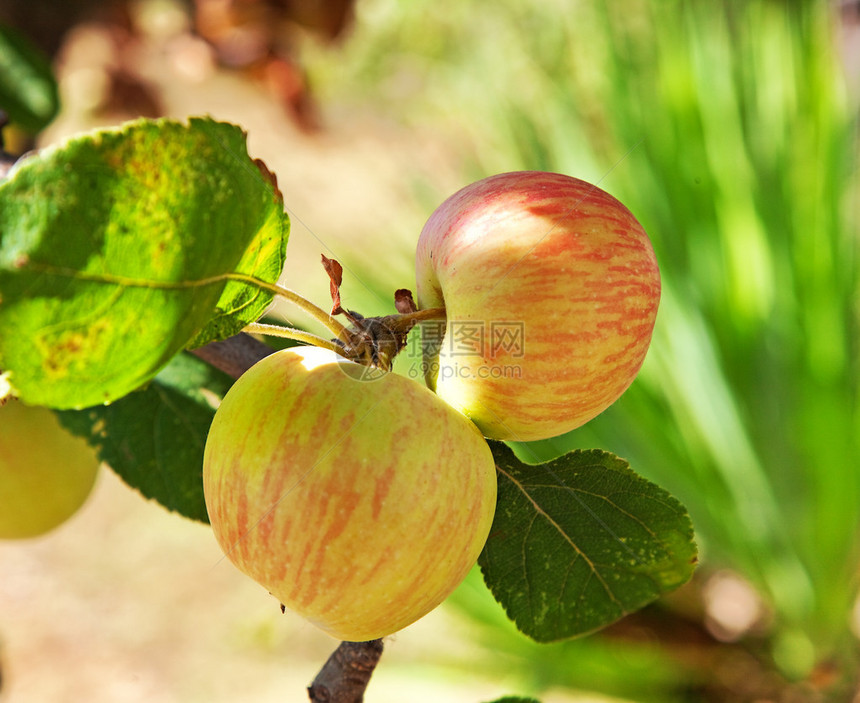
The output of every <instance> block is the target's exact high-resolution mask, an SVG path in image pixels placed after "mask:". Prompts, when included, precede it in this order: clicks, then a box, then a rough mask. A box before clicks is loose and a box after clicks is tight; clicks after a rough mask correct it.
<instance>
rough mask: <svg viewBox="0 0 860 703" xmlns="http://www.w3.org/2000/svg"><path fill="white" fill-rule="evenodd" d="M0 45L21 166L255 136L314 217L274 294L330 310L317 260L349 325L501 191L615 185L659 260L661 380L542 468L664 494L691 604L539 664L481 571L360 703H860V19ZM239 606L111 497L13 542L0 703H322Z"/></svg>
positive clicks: (545, 18) (89, 30)
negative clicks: (691, 562)
mask: <svg viewBox="0 0 860 703" xmlns="http://www.w3.org/2000/svg"><path fill="white" fill-rule="evenodd" d="M0 25H2V26H4V27H5V28H6V29H5V30H4V31H5V34H4V37H5V38H4V42H5V43H4V44H3V45H2V46H0V81H2V83H0V96H4V95H5V96H6V97H5V99H6V100H7V101H8V100H9V97H8V94H9V88H8V86H9V85H10V84H12V83H13V82H14V81H13V80H12V78H11V76H13V73H14V72H13V71H12V70H11V69H10V68H9V67H10V66H13V65H14V62H13V61H12V60H11V59H10V58H9V57H15V56H19V55H21V54H24V53H26V54H28V55H30V54H31V53H33V52H35V54H36V55H39V56H43V57H44V65H43V66H42V68H41V69H37V68H32V67H33V66H36V65H37V64H38V62H34V61H30V62H29V63H28V64H27V65H29V66H30V67H31V69H30V72H29V73H26V72H25V76H24V79H23V81H22V79H21V75H22V74H20V73H18V74H15V75H16V76H17V78H16V80H17V83H15V85H16V86H17V88H16V90H17V92H14V91H13V93H14V100H15V102H16V104H17V103H20V105H19V106H18V107H19V110H18V113H17V115H15V114H12V113H11V111H10V116H11V117H12V118H13V120H12V121H13V124H12V126H11V127H10V128H8V129H7V130H5V132H4V134H5V137H6V149H7V150H8V151H10V152H13V153H20V152H22V151H24V150H26V149H28V148H31V147H33V146H41V145H47V144H50V143H53V142H56V141H58V140H60V139H62V138H63V137H65V136H67V135H69V134H71V133H74V132H76V131H80V130H82V129H88V128H91V127H94V126H100V125H109V124H116V123H119V122H122V121H124V120H127V119H131V118H134V117H138V116H141V115H146V116H160V115H165V116H171V117H176V118H185V117H187V116H188V115H198V114H210V115H212V116H214V117H216V118H219V119H223V120H227V121H232V122H235V123H237V124H240V125H241V126H242V127H243V128H244V129H245V130H246V131H247V132H248V135H249V148H250V151H251V153H252V155H253V156H255V157H258V158H262V159H263V160H264V161H265V162H266V163H267V164H268V166H269V168H270V169H271V170H272V171H273V172H275V173H276V174H277V177H278V182H279V185H280V188H281V190H282V191H283V193H284V196H285V201H286V204H287V208H288V211H289V213H290V215H291V218H292V223H293V227H292V234H291V238H290V244H289V247H288V261H287V267H286V270H285V273H284V283H285V284H286V285H288V286H289V287H291V288H294V289H296V290H298V291H300V292H302V293H303V294H304V295H305V296H306V297H309V298H311V299H312V300H314V301H316V302H317V303H319V304H321V305H323V306H325V305H326V304H327V301H328V279H327V277H326V276H325V273H324V271H323V269H322V267H321V266H319V264H318V262H319V255H320V253H324V254H326V255H327V256H329V257H334V258H336V259H338V260H339V261H340V262H341V263H342V264H343V265H344V268H345V276H344V285H343V287H342V289H341V291H342V296H343V299H344V303H345V305H346V306H348V307H350V308H352V309H357V310H359V311H361V312H362V313H364V314H365V315H375V314H388V313H391V312H393V311H394V308H393V291H394V290H395V289H396V288H400V287H406V288H412V287H413V286H414V277H413V253H414V246H415V242H416V240H417V237H418V233H419V232H420V229H421V227H422V225H423V223H424V221H425V220H426V218H427V217H428V216H429V214H430V213H431V212H432V210H433V209H434V208H435V207H436V205H438V204H439V203H441V201H442V200H443V199H444V198H445V197H446V196H447V195H449V194H450V193H452V192H453V191H454V190H456V189H458V188H460V187H461V186H463V185H465V184H467V183H469V182H471V181H474V180H477V179H478V178H481V177H483V176H486V175H489V174H491V173H496V172H500V171H508V170H516V169H523V168H528V169H541V170H552V171H560V172H564V173H568V174H570V175H574V176H577V177H580V178H584V179H586V180H589V181H592V182H594V183H596V184H598V185H600V187H602V188H603V189H605V190H607V191H609V192H610V193H612V194H613V195H615V196H616V197H618V198H619V199H621V200H622V201H623V202H624V203H625V204H626V205H627V206H628V207H629V208H630V209H631V210H632V211H633V213H634V214H635V215H636V216H637V217H638V219H639V220H640V221H641V222H642V224H643V225H644V227H645V229H646V230H647V231H648V232H649V234H650V235H651V237H652V240H653V242H654V246H655V249H656V252H657V257H658V260H659V262H660V266H661V270H662V273H663V281H664V289H663V300H662V303H661V309H660V314H659V316H658V321H657V327H656V331H655V337H654V341H653V343H652V347H651V351H650V352H649V356H648V359H647V360H646V363H645V366H644V367H643V370H642V373H641V374H640V376H639V378H638V379H637V381H636V382H635V383H634V384H633V386H632V387H631V388H630V390H629V391H628V392H627V393H626V394H625V395H624V396H623V397H622V399H621V400H620V401H619V402H617V403H616V404H615V405H614V406H613V407H612V408H610V409H609V410H608V411H607V412H605V413H604V414H603V415H601V416H600V417H599V418H597V419H596V420H594V421H593V422H591V423H589V424H588V425H586V426H585V427H583V428H581V429H580V430H577V431H575V432H573V433H571V434H570V435H567V436H564V437H560V438H556V439H554V440H550V441H546V442H541V443H537V444H535V445H532V446H531V447H529V450H528V451H529V452H535V451H537V452H539V453H540V455H541V456H542V457H544V458H550V457H553V456H557V455H559V454H561V453H564V452H566V451H568V450H570V449H571V448H575V447H592V446H597V447H602V448H605V449H608V450H610V451H613V452H616V453H617V454H619V455H621V456H623V457H625V458H627V459H628V460H629V461H630V462H631V465H632V466H633V468H634V469H635V470H636V471H638V472H639V473H641V474H643V475H645V476H646V477H648V478H650V479H652V480H654V481H655V482H657V483H658V484H660V485H661V486H663V487H664V488H666V489H668V490H669V491H671V492H672V493H673V494H674V495H676V496H677V497H678V498H679V499H680V500H681V501H682V502H683V503H684V504H685V505H686V506H687V507H688V509H689V511H690V513H691V515H692V518H693V521H694V524H695V527H696V532H697V539H698V542H699V546H700V549H701V566H700V568H699V570H698V572H697V574H696V576H695V578H694V579H693V581H692V582H691V583H690V584H689V585H687V586H685V587H684V588H682V589H681V590H679V591H678V592H676V593H674V594H672V595H671V596H669V597H667V598H664V599H663V600H661V601H660V602H658V603H656V604H655V605H653V606H651V607H649V608H646V609H645V610H644V611H642V612H640V613H637V614H634V615H632V616H629V617H628V618H626V619H624V620H623V621H621V622H620V623H618V624H616V625H614V626H612V627H610V628H608V629H607V630H605V631H603V632H602V633H599V634H597V635H594V636H591V637H588V638H584V639H581V640H576V641H572V642H566V643H559V644H554V645H537V644H534V643H532V642H530V641H529V640H527V639H526V638H525V637H523V636H522V635H519V634H518V633H517V632H516V631H515V629H514V628H513V626H512V625H510V624H509V623H508V622H507V620H506V619H505V617H504V614H503V613H502V612H501V610H500V609H499V608H498V607H497V606H496V605H495V604H494V602H493V601H492V598H491V597H490V596H489V595H488V594H487V592H486V591H485V589H484V588H483V586H482V585H481V581H480V575H479V574H472V575H471V576H470V577H469V579H468V580H467V581H466V583H465V584H464V585H463V586H462V587H461V588H460V589H459V590H458V591H457V592H456V593H455V594H454V596H453V597H452V598H451V599H449V601H448V602H447V603H446V604H445V605H444V606H443V607H442V608H440V609H439V610H437V611H436V612H434V613H432V614H431V615H429V616H428V617H426V618H425V619H424V620H422V621H421V622H419V623H417V624H416V625H414V626H413V627H411V628H408V629H407V630H406V631H404V632H403V633H400V634H398V635H397V636H395V637H393V638H391V641H390V642H389V643H388V647H387V652H386V654H385V655H384V656H383V659H382V663H381V664H380V667H379V668H378V670H377V671H376V673H375V674H374V678H373V679H372V681H371V684H370V688H369V690H368V696H367V700H368V701H369V702H371V701H372V702H375V703H383V702H387V701H392V702H393V701H403V700H409V701H424V700H427V701H430V700H434V701H435V700H445V701H451V702H454V703H459V702H460V701H463V702H464V703H465V702H467V701H471V702H474V703H478V702H479V701H489V700H492V699H493V698H494V697H498V696H501V695H503V694H506V693H509V694H513V693H516V694H520V695H526V694H527V695H533V696H535V697H537V698H539V699H540V700H542V701H544V703H562V702H571V701H642V702H645V701H654V702H666V703H674V702H677V703H681V702H687V701H690V702H693V701H706V702H708V701H729V702H731V701H757V702H760V703H764V702H773V703H777V702H779V703H782V702H785V703H794V702H795V701H797V702H801V703H805V702H807V701H810V702H815V701H839V702H842V701H845V702H850V701H855V702H857V701H860V694H858V635H860V606H858V604H857V582H858V565H860V562H858V551H860V550H858V547H860V519H858V518H860V515H859V513H860V446H858V445H860V416H858V412H857V390H858V373H860V309H858V304H860V287H858V236H860V232H858V215H860V198H858V195H860V190H858V188H860V182H858V171H857V156H858V141H857V107H858V98H860V5H858V3H856V2H841V3H838V2H825V1H823V0H818V1H813V0H794V1H792V2H787V1H786V0H723V1H721V2H718V1H716V0H707V1H706V0H690V1H688V2H680V1H673V0H630V1H629V2H626V3H623V4H621V3H608V2H601V1H598V2H586V1H585V0H542V2H535V1H532V0H497V2H495V3H492V4H490V3H479V2H475V1H474V0H461V1H460V2H456V3H455V2H438V0H436V1H431V0H410V1H409V2H406V0H400V1H398V0H341V1H338V2H335V1H332V2H319V1H317V2H314V1H313V0H293V1H288V0H282V1H276V0H244V1H242V0H196V2H191V0H188V1H187V2H181V1H180V0H124V1H122V2H119V1H110V2H85V1H81V0H79V1H77V2H66V3H56V2H52V1H51V0H28V1H27V2H23V1H22V0H0ZM9 28H12V30H14V31H10V30H9ZM9 36H13V37H14V38H13V39H12V40H10V39H9V38H8V37H9ZM22 46H24V47H26V51H25V50H23V49H21V47H22ZM4 55H5V56H6V57H7V59H8V60H6V61H5V62H4V59H3V57H4ZM2 73H5V76H4V75H2ZM51 76H53V77H55V79H56V86H54V84H53V82H52V79H51ZM3 90H6V91H7V92H6V93H5V94H4V93H3V92H2V91H3ZM2 107H6V106H5V105H3V106H2ZM7 110H8V108H7ZM274 314H276V315H280V316H283V317H285V318H288V319H290V320H291V321H293V322H295V323H296V324H301V325H305V324H307V323H308V321H307V320H302V319H300V318H296V319H293V318H292V311H291V310H288V309H286V308H284V309H281V308H277V309H276V310H275V311H274ZM571 324H576V321H575V320H572V321H571ZM308 326H310V325H308ZM410 361H414V359H412V360H410V358H409V355H408V354H407V355H405V356H404V357H403V360H402V361H401V362H400V365H399V368H398V370H400V371H401V372H406V373H408V372H409V371H410V368H409V364H410ZM520 449H522V448H520ZM246 581H247V579H245V578H244V577H241V576H240V575H239V574H238V573H237V572H235V571H234V570H233V569H232V567H231V566H229V565H228V564H226V563H225V562H223V561H222V560H221V558H220V552H218V551H217V547H216V546H215V544H214V540H213V539H212V538H211V535H210V534H209V532H208V530H207V529H206V528H204V527H202V526H200V525H196V524H192V523H190V522H188V521H185V520H183V519H182V518H178V517H175V516H172V515H169V514H167V513H166V512H165V511H163V510H162V509H161V508H159V507H158V506H156V505H155V504H147V503H145V502H144V501H141V500H140V499H139V498H138V497H137V496H135V495H134V494H133V493H132V492H131V491H130V490H129V489H127V488H125V487H124V485H123V484H121V483H120V482H119V481H118V479H116V478H115V477H113V476H112V475H111V474H110V473H108V472H103V474H102V476H101V477H100V479H99V483H98V485H97V489H96V492H95V494H94V495H93V496H92V498H91V499H90V501H89V502H88V503H87V505H86V506H85V508H84V509H83V511H82V512H81V513H79V514H78V515H77V516H76V517H75V518H73V519H72V520H71V521H70V522H69V523H67V524H66V525H64V526H62V527H61V528H59V529H58V530H56V531H55V532H53V533H51V534H49V535H47V536H46V537H43V538H40V539H38V540H33V541H27V542H23V543H15V544H13V543H0V672H2V684H0V701H2V703H24V702H27V703H29V702H31V701H72V700H75V701H77V700H88V701H93V702H96V703H100V702H101V701H122V702H126V701H129V702H131V701H144V700H145V701H157V702H159V703H160V702H168V701H170V702H172V701H183V702H184V701H196V700H201V701H202V700H206V701H225V702H226V701H234V700H255V701H269V700H271V701H275V700H279V701H280V700H303V699H304V698H303V696H304V693H303V687H304V686H306V685H307V684H308V683H309V682H310V681H311V679H312V678H313V676H314V674H315V673H316V671H317V670H318V668H319V667H320V666H321V665H322V662H323V661H324V659H325V657H326V656H327V655H328V653H329V651H330V650H331V649H333V648H334V646H335V643H334V642H333V641H331V640H330V639H329V638H327V637H326V636H325V635H321V634H318V633H316V632H314V631H313V630H312V629H311V628H310V626H306V625H303V624H302V623H300V622H299V621H298V619H293V618H291V617H290V616H289V615H287V616H286V617H281V616H280V615H279V613H277V612H276V608H275V607H273V603H272V601H271V598H270V597H269V596H268V595H267V594H265V593H262V592H260V591H261V589H259V588H258V587H257V586H256V585H255V584H253V583H251V582H250V581H247V583H246Z"/></svg>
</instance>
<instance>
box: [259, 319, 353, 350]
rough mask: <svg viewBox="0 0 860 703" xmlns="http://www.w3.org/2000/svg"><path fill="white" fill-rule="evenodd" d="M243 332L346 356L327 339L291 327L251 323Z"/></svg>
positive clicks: (337, 346)
mask: <svg viewBox="0 0 860 703" xmlns="http://www.w3.org/2000/svg"><path fill="white" fill-rule="evenodd" d="M242 331H243V332H247V333H248V334H264V335H269V336H271V337H283V338H284V339H293V340H295V341H297V342H302V343H303V344H311V345H313V346H315V347H322V348H323V349H329V350H330V351H333V352H337V353H338V354H340V355H341V356H346V354H345V353H344V350H343V347H341V346H340V345H338V344H335V343H334V342H332V341H329V340H328V339H323V338H322V337H319V336H317V335H315V334H311V333H310V332H305V331H303V330H297V329H295V328H293V327H281V326H280V325H268V324H265V323H263V322H251V323H250V324H248V325H245V329H244V330H242Z"/></svg>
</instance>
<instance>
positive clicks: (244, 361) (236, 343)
mask: <svg viewBox="0 0 860 703" xmlns="http://www.w3.org/2000/svg"><path fill="white" fill-rule="evenodd" d="M273 351H275V350H274V349H272V347H270V346H269V345H268V344H265V343H263V342H261V341H260V340H258V339H254V338H253V337H252V336H251V335H248V334H245V333H244V332H242V333H240V334H237V335H236V336H235V337H230V338H229V339H225V340H224V341H223V342H210V343H209V344H206V345H205V346H202V347H198V348H197V349H191V353H192V354H194V356H196V357H198V358H200V359H203V361H205V362H206V363H207V364H209V365H210V366H214V367H215V368H216V369H218V370H219V371H223V372H224V373H226V374H227V375H228V376H232V377H233V378H239V376H241V375H242V374H243V373H245V372H246V371H247V370H248V369H250V368H251V367H252V366H253V365H254V364H256V363H257V362H258V361H260V359H263V358H265V357H267V356H268V355H269V354H271V353H272V352H273Z"/></svg>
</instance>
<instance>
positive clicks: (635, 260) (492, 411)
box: [416, 171, 660, 441]
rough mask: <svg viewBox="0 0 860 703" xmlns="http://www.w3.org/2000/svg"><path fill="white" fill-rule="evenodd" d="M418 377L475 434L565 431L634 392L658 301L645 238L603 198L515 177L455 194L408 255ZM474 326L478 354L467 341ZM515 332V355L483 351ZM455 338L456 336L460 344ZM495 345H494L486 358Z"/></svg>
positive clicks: (573, 185)
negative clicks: (428, 316)
mask: <svg viewBox="0 0 860 703" xmlns="http://www.w3.org/2000/svg"><path fill="white" fill-rule="evenodd" d="M416 275H417V300H418V306H419V308H433V307H443V306H444V307H445V308H446V316H447V323H446V325H444V326H443V325H437V326H436V328H435V331H434V327H433V325H432V324H430V325H427V324H425V325H424V338H423V350H424V355H425V361H424V369H425V378H426V380H427V383H428V385H429V386H430V388H432V389H434V390H435V391H436V393H437V394H438V395H439V396H440V397H441V398H443V399H444V400H445V401H447V402H448V403H450V404H451V405H452V406H454V407H455V408H457V409H458V410H460V411H461V412H463V413H464V414H465V415H467V416H468V417H469V418H471V419H472V421H473V422H474V423H475V424H476V425H477V426H478V427H479V428H480V430H481V431H482V432H483V433H484V435H485V436H486V437H490V438H493V439H501V440H521V441H531V440H539V439H548V438H550V437H555V436H557V435H560V434H563V433H565V432H568V431H570V430H573V429H575V428H577V427H579V426H580V425H583V424H584V423H586V422H588V421H589V420H591V419H592V418H594V417H596V416H597V415H598V414H600V413H601V412H603V410H605V409H606V408H607V407H609V406H610V405H611V404H612V403H613V402H615V400H617V399H618V397H619V396H621V394H622V393H623V392H624V391H625V390H626V389H627V388H628V386H629V385H630V384H631V383H632V382H633V379H634V378H635V376H636V374H637V373H638V371H639V368H640V367H641V365H642V362H643V360H644V358H645V353H646V352H647V350H648V345H649V344H650V341H651V333H652V330H653V327H654V321H655V318H656V315H657V307H658V304H659V300H660V272H659V269H658V267H657V260H656V257H655V256H654V251H653V248H652V246H651V242H650V240H649V239H648V235H647V234H646V233H645V230H644V229H643V228H642V226H641V225H640V224H639V222H637V220H636V218H635V217H634V216H633V215H632V214H631V213H630V211H629V210H628V209H627V208H626V207H624V205H622V204H621V203H620V202H619V201H618V200H616V199H615V198H614V197H612V196H611V195H609V194H608V193H606V192H604V191H603V190H601V189H600V188H598V187H596V186H594V185H591V184H590V183H587V182H585V181H582V180H579V179H577V178H572V177H570V176H565V175H561V174H556V173H546V172H540V171H520V172H512V173H502V174H498V175H495V176H490V177H489V178H485V179H483V180H481V181H478V182H476V183H473V184H471V185H469V186H466V187H465V188H463V189H462V190H460V191H458V192H457V193H455V194H454V195H452V196H451V197H449V198H448V199H447V200H446V201H445V202H443V203H442V204H441V205H440V206H439V208H437V209H436V211H435V212H434V213H433V214H432V215H431V216H430V218H429V220H428V221H427V223H426V225H425V226H424V228H423V230H422V232H421V235H420V237H419V240H418V247H417V253H416ZM476 329H481V330H483V334H484V341H483V343H477V342H474V343H471V346H470V343H469V342H468V340H467V339H466V340H465V341H464V331H465V332H466V333H468V331H469V330H472V334H473V335H474V330H476ZM505 329H507V330H508V334H509V337H508V342H510V341H511V339H512V338H513V335H515V334H516V332H515V330H517V329H518V330H521V334H522V337H521V344H519V345H518V346H517V345H515V344H510V343H508V344H500V345H496V344H493V342H492V339H491V337H492V335H493V331H494V330H495V331H499V330H505ZM458 335H459V337H458ZM494 347H495V348H494Z"/></svg>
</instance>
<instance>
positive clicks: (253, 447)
mask: <svg viewBox="0 0 860 703" xmlns="http://www.w3.org/2000/svg"><path fill="white" fill-rule="evenodd" d="M365 371H371V373H369V374H365V373H364V372H365ZM203 482H204V493H205V498H206V507H207V509H208V512H209V518H210V521H211V524H212V528H213V530H214V533H215V537H216V539H217V541H218V543H219V544H220V546H221V548H222V549H223V551H224V553H225V554H226V555H227V557H228V558H229V559H230V560H231V561H232V562H233V563H234V564H235V565H236V566H237V567H238V568H239V569H240V570H241V571H243V572H244V573H245V574H247V575H248V576H250V577H251V578H253V579H254V580H255V581H257V582H258V583H260V584H261V585H263V586H264V587H265V588H266V589H267V590H268V591H269V592H270V593H272V594H273V595H274V596H275V597H276V598H278V599H279V600H280V602H281V603H282V604H284V605H285V606H286V607H288V608H290V609H291V610H293V611H295V612H296V613H298V614H300V615H302V616H304V617H305V618H306V619H307V620H309V621H310V622H312V623H314V624H315V625H317V626H318V627H320V628H322V629H323V630H325V631H326V632H328V633H330V634H331V635H333V636H335V637H337V638H339V639H342V640H348V641H365V640H371V639H376V638H378V637H383V636H385V635H388V634H391V633H392V632H396V631H397V630H400V629H402V628H403V627H406V626H407V625H409V624H411V623H412V622H414V621H415V620H417V619H418V618H420V617H422V616H423V615H425V614H426V613H428V612H429V611H430V610H432V609H433V608H435V607H436V606H437V605H438V604H439V603H441V602H442V601H443V600H444V599H445V597H446V596H448V594H449V593H450V592H451V591H452V590H453V589H454V588H455V587H456V586H457V584H459V583H460V581H461V580H462V579H463V578H464V577H465V576H466V574H467V572H468V571H469V569H470V568H471V567H472V566H473V565H474V563H475V561H476V560H477V557H478V554H479V553H480V552H481V549H482V548H483V545H484V542H485V541H486V538H487V534H488V532H489V529H490V524H491V523H492V519H493V513H494V511H495V504H496V473H495V466H494V463H493V457H492V454H491V453H490V449H489V447H488V446H487V443H486V441H485V440H484V438H483V437H482V436H481V433H480V432H479V431H478V430H477V428H476V427H475V426H474V425H473V424H472V423H471V422H469V420H468V419H466V418H465V417H463V416H462V415H461V414H460V413H458V412H456V411H455V410H454V409H452V408H451V407H450V406H448V405H447V404H446V403H444V402H443V401H441V400H440V399H439V398H437V397H436V396H435V395H433V393H431V392H430V391H429V390H428V389H427V388H425V387H424V386H423V385H420V384H418V383H415V382H414V381H412V380H410V379H408V378H406V377H404V376H399V375H395V374H393V373H386V372H379V371H377V372H373V370H368V369H367V368H366V367H363V366H360V365H358V364H355V363H354V362H351V361H346V360H345V359H343V358H341V357H339V356H337V355H336V354H334V353H333V352H330V351H327V350H324V349H320V348H316V347H300V348H293V349H287V350H283V351H280V352H276V353H274V354H272V355H271V356H268V357H266V358H265V359H263V360H262V361H260V362H258V363H257V364H255V365H254V366H253V367H252V368H251V369H249V370H248V371H247V372H246V373H245V374H243V375H242V377H241V378H239V380H238V381H237V382H236V383H235V384H234V385H233V387H232V388H231V389H230V390H229V392H228V393H227V394H226V396H225V397H224V399H223V401H222V403H221V405H220V407H219V408H218V410H217V412H216V414H215V419H214V420H213V422H212V426H211V428H210V431H209V436H208V438H207V441H206V449H205V454H204V460H203Z"/></svg>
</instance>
